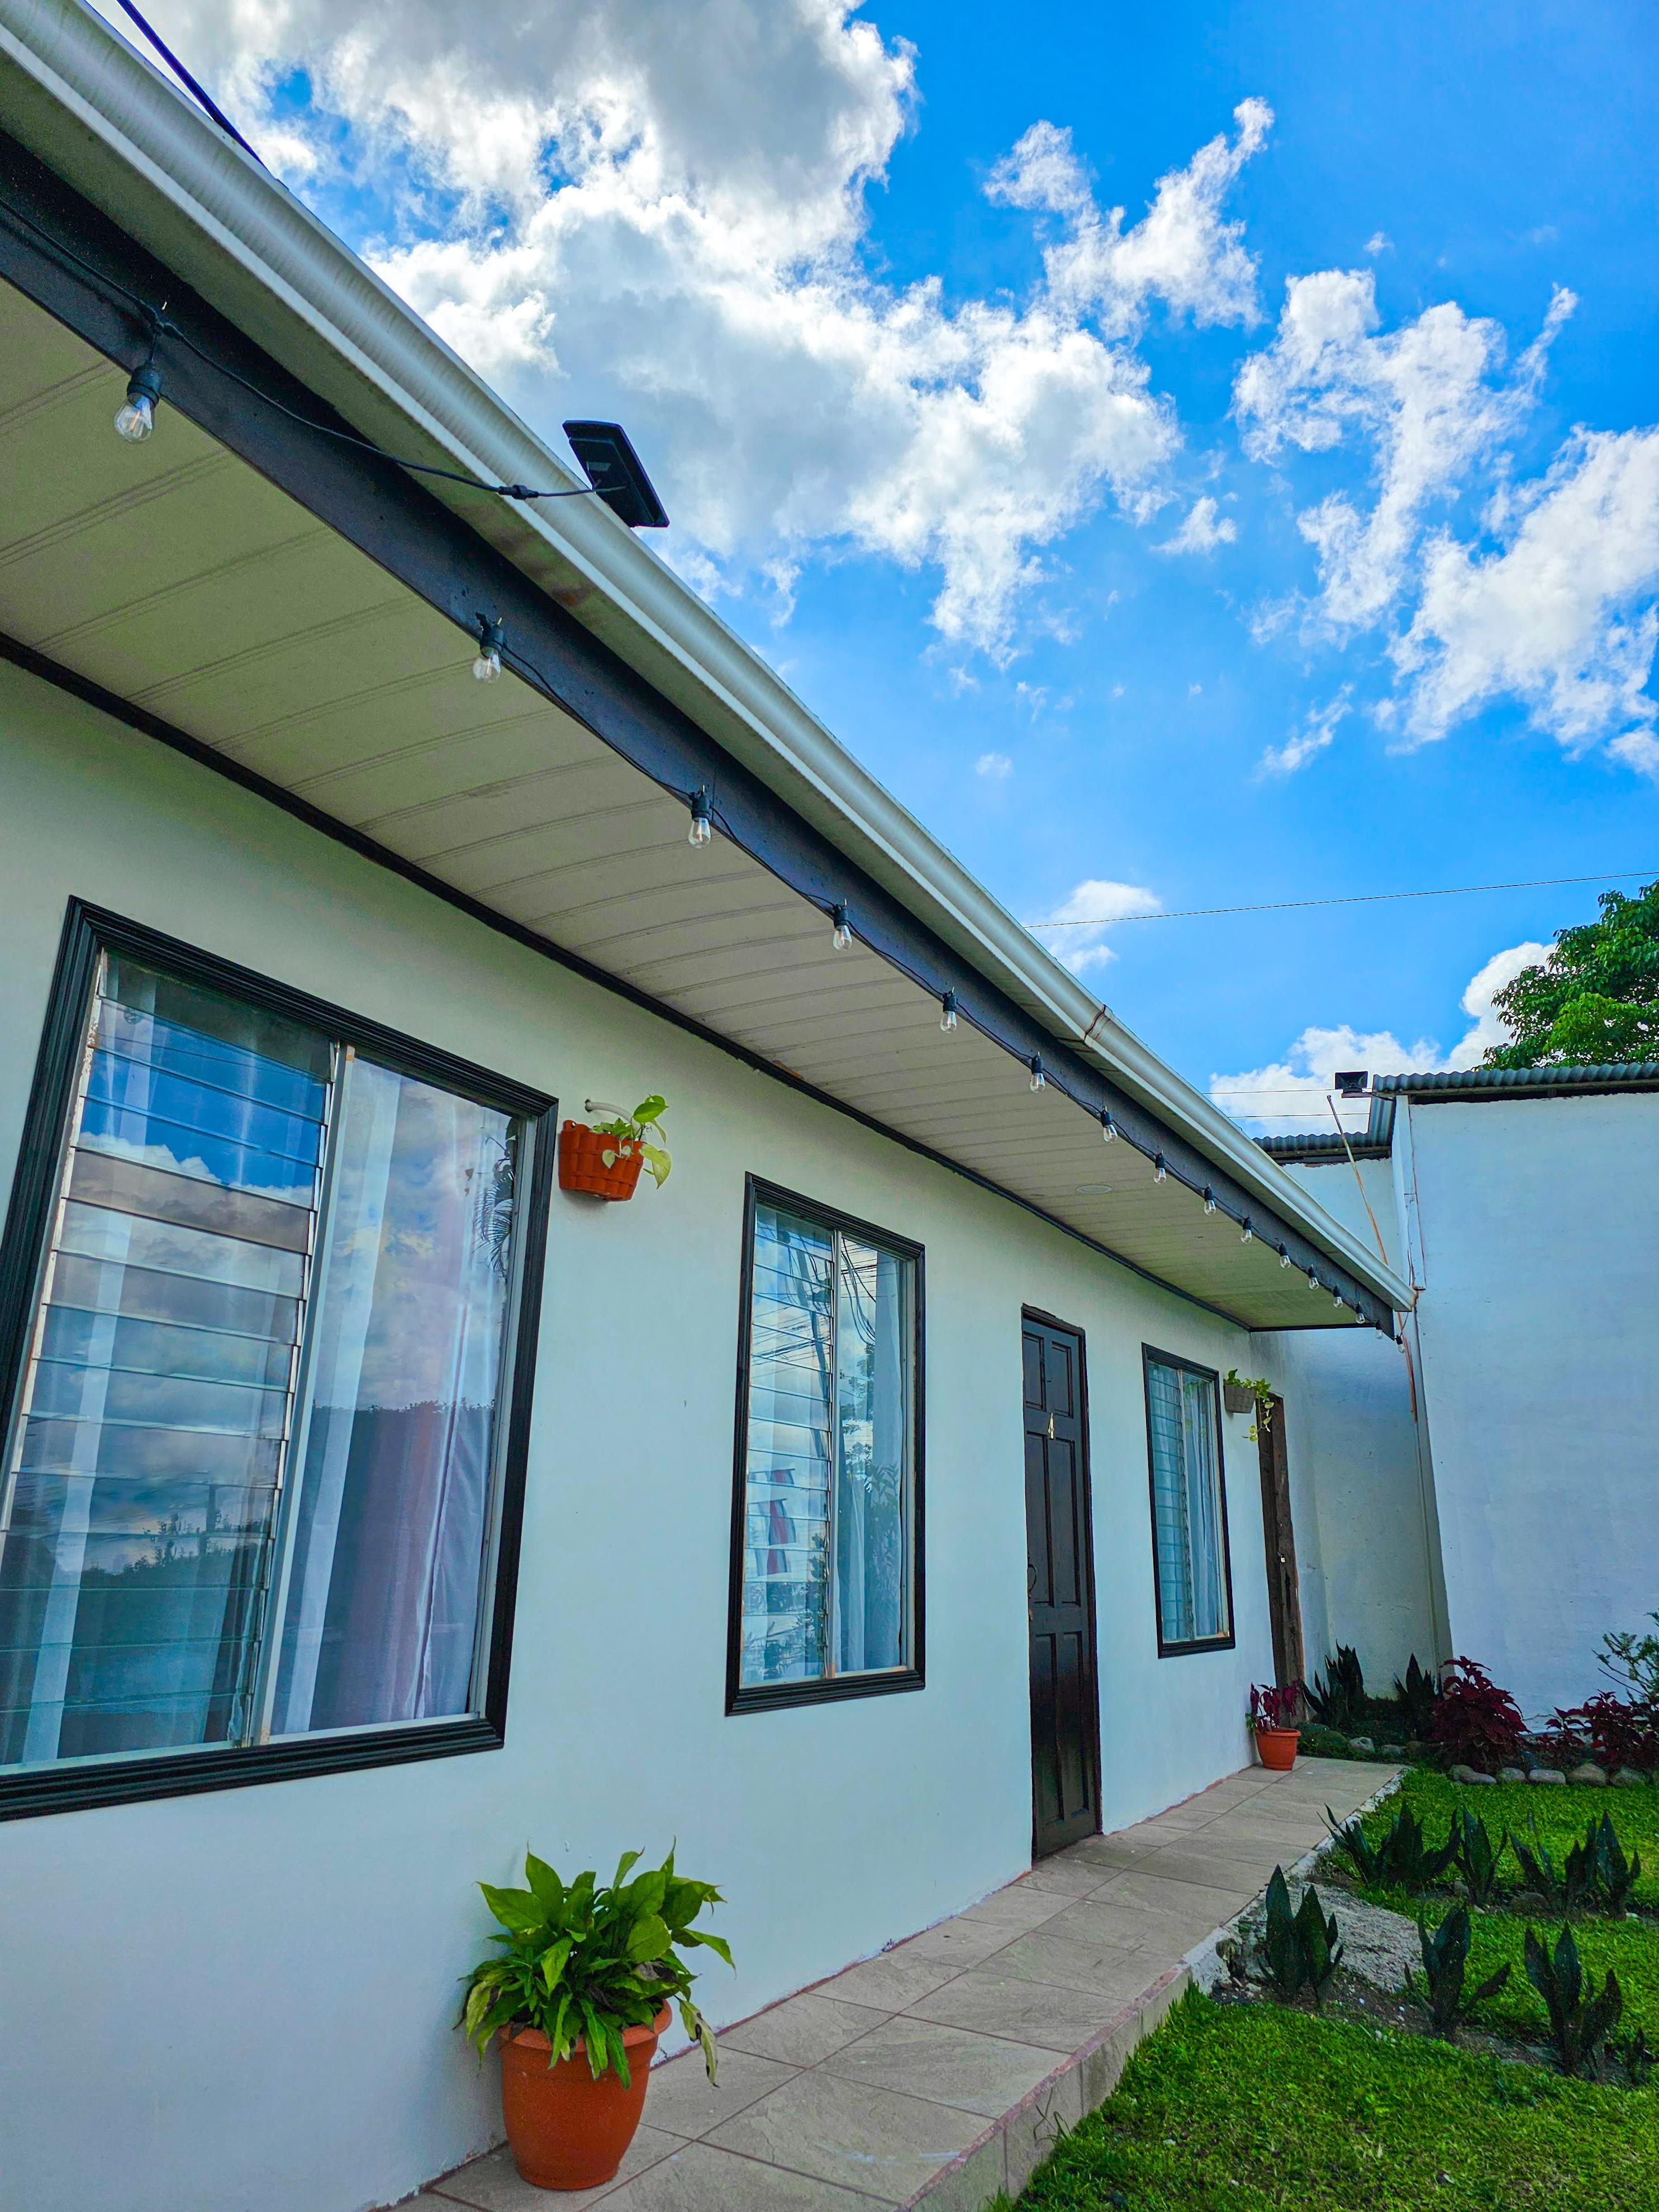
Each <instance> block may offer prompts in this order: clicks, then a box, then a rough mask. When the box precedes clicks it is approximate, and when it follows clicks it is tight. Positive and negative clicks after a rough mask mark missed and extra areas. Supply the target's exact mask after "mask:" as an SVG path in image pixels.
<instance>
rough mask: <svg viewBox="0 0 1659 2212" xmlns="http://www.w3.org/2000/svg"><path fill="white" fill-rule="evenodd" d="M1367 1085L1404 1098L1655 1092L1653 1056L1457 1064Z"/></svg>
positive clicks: (1657, 1064) (1657, 1069)
mask: <svg viewBox="0 0 1659 2212" xmlns="http://www.w3.org/2000/svg"><path fill="white" fill-rule="evenodd" d="M1372 1089H1373V1090H1374V1091H1376V1092H1378V1093H1380V1094H1388V1093H1392V1094H1394V1095H1395V1097H1405V1098H1465V1097H1467V1098H1493V1097H1503V1098H1552V1097H1563V1096H1565V1094H1566V1093H1568V1092H1570V1091H1581V1092H1582V1091H1659V1060H1610V1061H1607V1062H1606V1063H1605V1064H1603V1065H1601V1066H1594V1067H1463V1068H1453V1069H1447V1070H1443V1071H1436V1072H1435V1073H1429V1074H1424V1075H1379V1076H1377V1077H1376V1078H1375V1079H1374V1080H1373V1083H1372Z"/></svg>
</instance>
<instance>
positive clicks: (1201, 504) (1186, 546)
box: [1157, 498, 1238, 553]
mask: <svg viewBox="0 0 1659 2212" xmlns="http://www.w3.org/2000/svg"><path fill="white" fill-rule="evenodd" d="M1237 535H1238V525H1237V523H1236V522H1235V521H1234V520H1233V519H1232V517H1231V514H1224V515H1222V516H1221V517H1220V519H1219V520H1218V519H1217V515H1216V503H1215V501H1213V500H1212V499H1208V498H1205V499H1196V500H1194V501H1193V505H1192V511H1191V513H1189V514H1188V516H1187V517H1186V519H1185V520H1184V521H1183V522H1182V526H1181V527H1180V529H1179V530H1177V531H1176V533H1175V535H1174V537H1173V538H1165V539H1164V543H1163V544H1161V545H1160V546H1158V548H1157V550H1158V552H1160V553H1213V552H1214V551H1215V549H1216V547H1217V546H1218V545H1231V544H1232V542H1233V540H1234V539H1235V538H1237Z"/></svg>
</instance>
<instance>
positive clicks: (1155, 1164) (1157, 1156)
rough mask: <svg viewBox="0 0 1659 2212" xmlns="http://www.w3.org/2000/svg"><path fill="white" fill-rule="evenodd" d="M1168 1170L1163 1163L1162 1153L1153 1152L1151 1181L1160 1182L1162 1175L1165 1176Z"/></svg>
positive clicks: (1162, 1178)
mask: <svg viewBox="0 0 1659 2212" xmlns="http://www.w3.org/2000/svg"><path fill="white" fill-rule="evenodd" d="M1169 1172H1170V1170H1168V1168H1166V1167H1165V1166H1164V1155H1163V1153H1162V1152H1155V1153H1154V1154H1153V1155H1152V1181H1153V1182H1163V1180H1164V1176H1167V1175H1168V1174H1169Z"/></svg>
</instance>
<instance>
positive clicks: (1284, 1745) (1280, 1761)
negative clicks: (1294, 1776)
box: [1245, 1682, 1302, 1774]
mask: <svg viewBox="0 0 1659 2212" xmlns="http://www.w3.org/2000/svg"><path fill="white" fill-rule="evenodd" d="M1301 1710H1302V1685H1301V1683H1300V1682H1288V1683H1286V1684H1285V1686H1283V1687H1282V1688H1277V1689H1276V1688H1274V1687H1273V1686H1272V1685H1270V1684H1269V1685H1263V1684H1261V1683H1260V1682H1256V1683H1252V1684H1251V1686H1250V1710H1249V1712H1248V1713H1247V1714H1246V1715H1245V1724H1246V1726H1247V1727H1248V1728H1249V1731H1250V1733H1251V1735H1253V1736H1254V1737H1255V1751H1256V1757H1257V1758H1258V1759H1260V1760H1261V1764H1262V1765H1264V1766H1270V1767H1272V1768H1273V1771H1275V1773H1279V1774H1288V1773H1289V1772H1290V1771H1291V1768H1292V1767H1293V1766H1294V1765H1296V1747H1297V1741H1298V1740H1299V1739H1300V1737H1301V1735H1302V1729H1301V1724H1300V1722H1299V1720H1298V1718H1297V1716H1298V1715H1299V1714H1300V1712H1301Z"/></svg>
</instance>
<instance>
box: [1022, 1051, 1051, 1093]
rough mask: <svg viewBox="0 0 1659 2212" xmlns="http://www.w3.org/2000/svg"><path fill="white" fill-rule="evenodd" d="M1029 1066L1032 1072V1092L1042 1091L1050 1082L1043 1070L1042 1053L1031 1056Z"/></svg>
mask: <svg viewBox="0 0 1659 2212" xmlns="http://www.w3.org/2000/svg"><path fill="white" fill-rule="evenodd" d="M1027 1065H1028V1066H1029V1067H1030V1071H1031V1088H1032V1090H1033V1091H1041V1090H1042V1087H1043V1085H1045V1084H1046V1083H1047V1082H1048V1076H1047V1074H1046V1073H1044V1070H1043V1066H1042V1054H1041V1053H1040V1052H1034V1053H1033V1054H1031V1057H1030V1060H1029V1061H1028V1062H1027Z"/></svg>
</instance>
